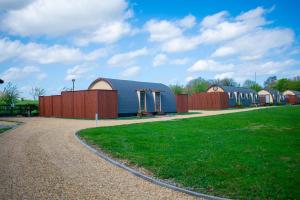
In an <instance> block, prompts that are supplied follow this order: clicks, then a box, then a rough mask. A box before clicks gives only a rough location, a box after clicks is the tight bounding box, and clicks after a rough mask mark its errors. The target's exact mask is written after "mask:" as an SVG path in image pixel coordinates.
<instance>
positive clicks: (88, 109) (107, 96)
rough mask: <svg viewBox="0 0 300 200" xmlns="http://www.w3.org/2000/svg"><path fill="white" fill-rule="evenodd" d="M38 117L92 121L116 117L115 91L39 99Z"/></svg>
mask: <svg viewBox="0 0 300 200" xmlns="http://www.w3.org/2000/svg"><path fill="white" fill-rule="evenodd" d="M39 110H40V116H43V117H62V118H82V119H94V118H95V115H96V113H98V117H99V118H104V119H105V118H117V117H118V95H117V91H115V90H82V91H74V92H62V93H61V95H55V96H40V97H39Z"/></svg>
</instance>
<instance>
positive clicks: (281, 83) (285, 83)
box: [273, 78, 292, 92]
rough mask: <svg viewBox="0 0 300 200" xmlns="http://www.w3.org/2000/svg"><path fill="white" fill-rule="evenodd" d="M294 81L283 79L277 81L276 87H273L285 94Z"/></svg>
mask: <svg viewBox="0 0 300 200" xmlns="http://www.w3.org/2000/svg"><path fill="white" fill-rule="evenodd" d="M291 81H292V80H289V79H287V78H282V79H279V80H277V81H276V83H275V85H274V86H273V87H274V88H275V89H277V90H279V91H280V92H283V91H285V90H287V89H289V82H291Z"/></svg>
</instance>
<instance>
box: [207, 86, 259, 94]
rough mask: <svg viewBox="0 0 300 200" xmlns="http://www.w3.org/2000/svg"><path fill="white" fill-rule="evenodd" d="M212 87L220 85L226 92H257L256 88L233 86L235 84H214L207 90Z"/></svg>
mask: <svg viewBox="0 0 300 200" xmlns="http://www.w3.org/2000/svg"><path fill="white" fill-rule="evenodd" d="M212 87H220V88H222V89H223V90H224V91H225V92H239V93H254V94H256V93H257V92H256V91H255V90H252V89H249V88H243V87H233V86H222V85H212V86H210V87H209V88H208V89H207V90H209V89H210V88H212Z"/></svg>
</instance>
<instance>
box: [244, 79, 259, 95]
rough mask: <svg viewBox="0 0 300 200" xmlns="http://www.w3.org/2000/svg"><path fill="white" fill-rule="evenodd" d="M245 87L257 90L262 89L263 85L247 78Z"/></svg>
mask: <svg viewBox="0 0 300 200" xmlns="http://www.w3.org/2000/svg"><path fill="white" fill-rule="evenodd" d="M243 87H245V88H249V89H252V90H255V91H256V92H258V91H260V90H261V89H262V87H261V86H260V85H259V84H257V83H256V82H255V81H252V80H245V82H244V84H243Z"/></svg>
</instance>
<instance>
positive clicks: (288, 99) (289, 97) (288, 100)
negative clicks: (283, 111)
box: [285, 95, 300, 104]
mask: <svg viewBox="0 0 300 200" xmlns="http://www.w3.org/2000/svg"><path fill="white" fill-rule="evenodd" d="M285 99H286V103H287V104H298V103H300V99H298V97H297V96H296V95H286V96H285Z"/></svg>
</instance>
